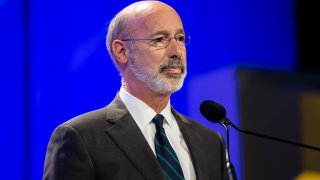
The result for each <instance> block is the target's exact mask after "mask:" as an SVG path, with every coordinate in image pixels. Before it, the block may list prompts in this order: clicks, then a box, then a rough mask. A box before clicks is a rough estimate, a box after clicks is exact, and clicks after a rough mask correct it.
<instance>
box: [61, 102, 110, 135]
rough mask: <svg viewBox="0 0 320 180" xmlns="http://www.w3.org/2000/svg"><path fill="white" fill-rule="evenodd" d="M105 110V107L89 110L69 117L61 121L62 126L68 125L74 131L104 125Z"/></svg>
mask: <svg viewBox="0 0 320 180" xmlns="http://www.w3.org/2000/svg"><path fill="white" fill-rule="evenodd" d="M106 117H107V110H106V107H104V108H101V109H97V110H93V111H89V112H86V113H84V114H80V115H78V116H76V117H73V118H72V119H69V120H67V121H65V122H64V123H62V124H61V125H62V126H70V127H72V128H73V129H75V130H76V131H82V130H84V129H95V128H97V127H99V126H100V127H101V126H105V125H102V124H106V122H107V121H106Z"/></svg>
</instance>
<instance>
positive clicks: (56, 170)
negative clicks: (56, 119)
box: [43, 125, 95, 180]
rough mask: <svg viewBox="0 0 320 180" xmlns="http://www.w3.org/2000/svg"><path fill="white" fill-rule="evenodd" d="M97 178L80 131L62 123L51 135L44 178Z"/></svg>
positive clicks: (46, 179)
mask: <svg viewBox="0 0 320 180" xmlns="http://www.w3.org/2000/svg"><path fill="white" fill-rule="evenodd" d="M67 179H68V180H70V179H77V180H78V179H79V180H81V179H85V180H91V179H95V173H94V168H93V164H92V162H91V159H90V156H89V154H88V152H87V150H86V148H85V146H84V144H83V141H82V139H81V137H80V135H79V134H78V132H77V131H76V130H75V129H74V128H72V127H71V126H68V125H60V126H59V127H57V128H56V129H55V130H54V132H53V133H52V135H51V138H50V141H49V144H48V147H47V153H46V159H45V164H44V174H43V180H67Z"/></svg>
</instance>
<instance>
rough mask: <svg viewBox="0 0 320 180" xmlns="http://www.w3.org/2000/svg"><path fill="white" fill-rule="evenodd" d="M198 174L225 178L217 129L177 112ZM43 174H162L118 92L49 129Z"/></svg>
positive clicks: (102, 178) (134, 178) (131, 178)
mask: <svg viewBox="0 0 320 180" xmlns="http://www.w3.org/2000/svg"><path fill="white" fill-rule="evenodd" d="M172 113H173V115H174V117H175V118H176V120H177V122H178V125H179V128H180V130H181V133H182V134H183V137H184V139H185V141H186V143H187V146H188V148H189V151H190V154H191V159H192V162H193V165H194V167H195V172H196V177H197V179H198V180H220V179H225V178H226V175H225V170H224V163H225V162H224V158H223V157H224V154H223V153H224V150H223V146H222V142H221V139H220V138H219V135H218V134H217V133H215V132H213V131H212V130H209V129H208V128H206V127H204V126H202V125H200V124H198V123H196V122H194V121H192V120H191V119H189V118H187V117H185V116H183V115H181V114H179V113H178V112H176V111H175V110H174V109H172ZM43 179H44V180H73V179H74V180H82V179H83V180H93V179H97V180H98V179H99V180H114V179H117V180H142V179H147V180H164V179H165V177H164V176H163V174H162V171H161V169H160V165H159V164H158V161H157V158H156V156H155V155H154V153H153V152H152V150H151V148H150V146H149V144H148V143H147V141H146V139H145V138H144V136H143V134H142V132H141V131H140V129H139V127H138V126H137V124H136V123H135V121H134V119H133V118H132V116H131V115H130V113H129V112H128V110H127V109H126V107H125V105H124V104H123V102H122V101H121V99H120V97H119V96H118V95H117V96H116V98H115V99H114V100H113V101H112V102H111V103H110V104H109V105H108V106H106V107H104V108H102V109H99V110H95V111H92V112H89V113H86V114H83V115H80V116H78V117H75V118H73V119H71V120H69V121H67V122H65V123H63V124H61V125H60V126H58V127H57V128H56V129H55V130H54V132H53V133H52V136H51V139H50V141H49V144H48V148H47V154H46V160H45V166H44V175H43Z"/></svg>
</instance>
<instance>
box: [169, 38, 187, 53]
mask: <svg viewBox="0 0 320 180" xmlns="http://www.w3.org/2000/svg"><path fill="white" fill-rule="evenodd" d="M166 48H167V51H168V57H173V56H177V57H179V58H181V56H182V51H183V47H182V46H181V45H179V43H178V41H177V39H176V38H174V37H172V38H170V40H169V44H168V46H167V47H166Z"/></svg>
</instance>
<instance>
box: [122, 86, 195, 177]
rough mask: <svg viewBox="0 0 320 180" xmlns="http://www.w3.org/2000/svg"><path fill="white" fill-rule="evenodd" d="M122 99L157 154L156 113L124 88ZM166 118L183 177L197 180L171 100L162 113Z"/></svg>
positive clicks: (166, 126) (166, 124) (164, 125)
mask: <svg viewBox="0 0 320 180" xmlns="http://www.w3.org/2000/svg"><path fill="white" fill-rule="evenodd" d="M119 95H120V98H121V100H122V101H123V103H124V105H125V106H126V107H127V109H128V111H129V113H130V114H131V116H132V117H133V119H134V120H135V122H136V123H137V124H138V127H139V128H140V130H141V132H142V134H143V135H144V137H145V138H146V140H147V142H148V144H149V145H150V147H151V149H152V151H153V153H154V154H155V155H156V153H155V147H154V138H155V134H156V128H155V125H154V123H153V122H152V119H153V118H154V117H155V116H156V114H157V113H156V112H155V111H154V110H153V109H152V108H150V107H149V106H148V105H147V104H146V103H144V102H143V101H141V100H140V99H138V98H136V97H134V96H133V95H131V94H130V93H128V92H127V91H126V90H125V89H124V88H122V87H121V88H120V93H119ZM160 114H162V115H163V116H164V118H165V119H164V121H163V128H164V129H165V132H166V135H167V137H168V140H169V142H170V144H171V146H172V148H173V149H174V151H175V152H176V154H177V156H178V159H179V162H180V165H181V168H182V171H183V175H184V177H185V179H186V180H195V179H196V174H195V171H194V167H193V164H192V161H191V157H190V153H189V149H188V147H187V144H186V142H185V141H184V139H183V136H182V134H181V131H180V129H179V126H178V123H177V121H176V119H175V118H174V116H173V115H172V113H171V105H170V100H169V102H168V104H167V106H166V107H165V108H164V109H163V110H162V112H161V113H160Z"/></svg>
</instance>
